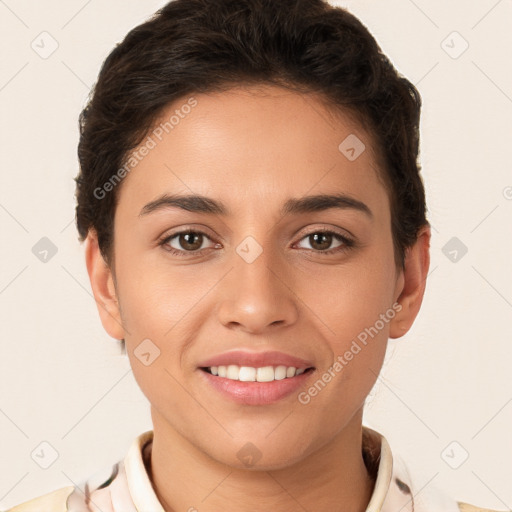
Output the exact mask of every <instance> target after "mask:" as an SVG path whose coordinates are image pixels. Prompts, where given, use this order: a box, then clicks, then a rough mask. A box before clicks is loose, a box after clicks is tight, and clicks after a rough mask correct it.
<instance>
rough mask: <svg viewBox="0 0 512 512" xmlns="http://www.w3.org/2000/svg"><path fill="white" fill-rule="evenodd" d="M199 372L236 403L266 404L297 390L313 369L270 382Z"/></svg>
mask: <svg viewBox="0 0 512 512" xmlns="http://www.w3.org/2000/svg"><path fill="white" fill-rule="evenodd" d="M199 373H200V374H201V375H202V376H203V378H205V379H206V381H207V382H208V384H210V385H212V386H213V387H214V388H215V389H216V390H217V391H219V392H220V393H221V394H222V395H224V396H225V397H227V398H230V399H231V400H233V401H234V402H236V403H239V404H244V405H268V404H272V403H275V402H278V401H279V400H281V399H283V398H285V397H286V396H288V395H291V394H292V393H293V392H294V391H297V389H299V388H300V387H301V386H303V385H304V382H305V381H306V380H307V379H308V378H309V376H310V375H311V374H312V373H314V370H308V371H307V372H304V373H301V374H300V375H297V376H295V377H287V378H285V379H281V380H273V381H271V382H244V381H240V380H232V379H226V378H224V377H218V376H216V375H212V374H211V373H208V372H207V371H204V370H201V369H199Z"/></svg>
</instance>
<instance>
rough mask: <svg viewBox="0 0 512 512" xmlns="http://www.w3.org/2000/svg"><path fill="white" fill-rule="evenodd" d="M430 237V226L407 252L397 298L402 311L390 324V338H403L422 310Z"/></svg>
mask: <svg viewBox="0 0 512 512" xmlns="http://www.w3.org/2000/svg"><path fill="white" fill-rule="evenodd" d="M430 236H431V232H430V225H427V226H424V227H422V228H421V230H420V231H419V233H418V237H417V239H416V242H415V244H414V245H413V246H412V247H410V248H409V249H408V251H407V254H406V258H405V269H404V270H403V272H402V275H401V276H400V279H399V280H398V281H401V283H400V286H401V288H402V291H401V292H400V295H399V297H398V298H397V302H398V303H399V304H400V305H401V310H400V312H399V313H397V314H396V315H395V317H394V318H393V320H392V321H391V322H390V328H389V337H390V338H400V337H401V336H403V335H404V334H405V333H406V332H407V331H408V330H409V329H410V328H411V326H412V324H413V323H414V320H415V318H416V316H417V315H418V312H419V310H420V307H421V303H422V301H423V296H424V293H425V287H426V280H427V274H428V269H429V266H430ZM397 283H398V282H397ZM402 283H403V286H402ZM397 287H398V286H397Z"/></svg>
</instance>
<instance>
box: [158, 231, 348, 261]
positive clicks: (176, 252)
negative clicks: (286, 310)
mask: <svg viewBox="0 0 512 512" xmlns="http://www.w3.org/2000/svg"><path fill="white" fill-rule="evenodd" d="M185 234H196V235H203V236H205V237H206V238H208V239H209V240H211V239H210V237H209V236H208V235H207V234H206V233H204V232H203V231H200V230H192V229H188V230H185V231H178V232H177V233H173V234H172V235H170V236H166V237H165V238H163V239H160V241H159V242H158V245H159V246H161V247H162V248H164V250H165V251H167V252H169V253H170V254H172V255H174V256H178V257H187V256H188V255H189V254H193V255H196V254H200V253H201V250H200V251H182V250H178V249H174V247H169V248H165V247H164V246H165V245H166V244H168V243H169V242H170V241H171V240H172V239H173V238H176V237H177V236H179V235H185ZM315 234H322V235H334V237H335V238H336V239H338V241H341V242H343V245H340V246H339V247H335V248H334V249H328V250H327V251H320V250H314V249H306V250H307V251H312V252H315V253H317V254H321V255H322V256H329V255H331V254H334V253H343V252H347V251H349V250H350V249H352V248H353V247H354V246H355V241H354V240H352V239H351V238H348V237H346V236H344V235H340V234H339V233H337V232H336V231H330V230H322V229H319V230H316V231H311V232H310V233H306V234H305V235H304V236H303V237H302V238H301V239H300V240H299V242H300V241H302V240H304V238H307V237H309V236H311V235H315ZM202 250H204V249H202Z"/></svg>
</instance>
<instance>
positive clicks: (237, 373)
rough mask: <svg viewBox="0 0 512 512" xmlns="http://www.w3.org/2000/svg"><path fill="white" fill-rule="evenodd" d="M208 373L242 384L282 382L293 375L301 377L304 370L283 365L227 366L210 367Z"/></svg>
mask: <svg viewBox="0 0 512 512" xmlns="http://www.w3.org/2000/svg"><path fill="white" fill-rule="evenodd" d="M210 372H211V374H212V375H218V376H219V377H225V378H227V379H231V380H240V381H243V382H255V381H257V382H272V381H273V380H282V379H286V378H290V377H295V375H301V374H302V373H304V372H305V369H304V368H301V369H300V370H298V369H297V368H295V367H294V366H284V365H280V366H276V367H274V366H262V367H260V368H253V367H252V366H238V365H236V364H230V365H228V366H211V367H210Z"/></svg>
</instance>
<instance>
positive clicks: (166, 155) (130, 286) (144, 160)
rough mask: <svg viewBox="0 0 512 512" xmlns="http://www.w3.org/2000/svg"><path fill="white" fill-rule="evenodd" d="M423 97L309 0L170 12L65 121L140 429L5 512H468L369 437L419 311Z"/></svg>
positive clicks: (175, 6) (187, 0) (136, 37)
mask: <svg viewBox="0 0 512 512" xmlns="http://www.w3.org/2000/svg"><path fill="white" fill-rule="evenodd" d="M419 115H420V96H419V94H418V91H417V90H416V89H415V88H414V86H413V85H412V84H411V83H410V82H409V81H408V80H406V79H405V78H404V77H402V76H400V75H399V74H398V73H397V71H396V70H395V69H394V68H393V66H392V65H391V63H390V62H389V60H388V59H387V58H386V57H385V56H384V55H383V54H382V53H381V51H380V48H379V46H378V45H377V43H376V42H375V40H374V39H373V37H372V36H371V35H370V33H369V32H368V31H367V29H366V28H365V27H364V26H363V25H362V24H361V23H360V22H359V21H358V20H357V19H356V18H355V17H354V16H352V15H351V14H349V13H348V12H347V11H346V10H344V9H341V8H334V7H332V6H330V5H329V4H327V3H325V2H323V1H321V0H308V1H302V2H301V1H298V0H285V1H280V2H274V1H271V0H236V1H233V0H222V1H217V2H212V1H211V0H176V1H173V2H171V3H169V4H168V5H166V6H165V7H164V8H163V9H161V10H160V11H159V12H158V13H157V14H156V15H155V16H154V17H153V18H152V19H151V20H149V21H148V22H146V23H144V24H142V25H140V26H138V27H136V28H135V29H133V30H132V31H131V32H130V33H129V34H128V35H127V36H126V38H125V39H124V41H123V42H122V43H121V44H120V45H118V46H117V47H116V48H115V49H114V50H113V51H112V53H111V54H110V55H109V56H108V58H107V59H106V61H105V62H104V64H103V67H102V69H101V72H100V75H99V79H98V82H97V84H96V86H95V90H94V94H93V96H92V98H91V100H90V102H89V104H88V105H87V107H86V108H85V109H84V111H83V112H82V114H81V117H80V127H81V138H80V143H79V148H78V153H79V159H80V167H81V169H80V173H79V175H78V177H77V179H76V181H77V203H78V204H77V209H76V213H77V227H78V231H79V234H80V240H82V241H84V240H85V241H86V264H87V270H88V273H89V277H90V280H91V286H92V290H93V293H94V297H95V299H96V302H97V304H98V311H99V314H100V317H101V321H102V323H103V326H104V328H105V329H106V331H107V332H108V333H109V335H111V336H112V337H114V338H116V339H119V340H122V342H123V344H124V343H126V345H127V354H128V357H129V359H130V363H131V366H132V369H133V372H134V375H135V378H136V380H137V382H138V384H139V385H140V387H141V390H142V391H143V393H144V394H145V396H146V397H147V398H148V400H149V402H150V404H151V417H152V421H153V430H151V431H148V432H145V433H143V434H141V435H140V436H139V437H137V438H136V439H135V440H134V442H133V444H132V446H131V447H130V450H129V452H128V454H127V456H126V458H125V459H123V460H122V461H118V462H117V463H115V464H114V465H113V466H112V467H111V468H108V470H107V471H106V472H100V473H98V474H97V475H94V476H93V477H91V478H90V479H88V480H87V481H86V482H82V484H81V485H79V486H76V487H75V486H69V487H65V488H62V489H59V490H56V491H54V492H52V493H49V494H46V495H44V496H41V497H39V498H35V499H34V500H31V501H29V502H27V503H24V504H22V505H20V506H17V507H14V508H13V509H11V510H12V511H15V512H21V511H28V510H45V511H48V512H49V511H64V510H66V511H70V512H84V511H102V512H107V511H112V512H132V511H144V512H149V511H151V512H152V511H166V512H170V511H178V510H179V511H190V512H191V511H196V510H197V511H200V512H208V511H219V510H223V511H226V512H227V511H231V510H237V511H256V510H257V511H267V510H279V511H281V512H291V511H296V510H309V511H327V510H330V511H331V510H351V511H363V510H367V511H372V512H375V511H380V512H392V511H397V510H408V511H413V510H414V511H416V512H421V511H429V512H430V511H436V512H439V511H441V510H442V511H454V512H456V511H457V510H462V511H473V510H484V509H481V508H478V507H474V506H472V505H469V504H466V503H462V502H460V501H457V500H456V499H454V498H452V497H449V496H446V495H445V494H443V493H441V492H440V491H438V490H436V489H434V488H433V487H432V486H427V488H426V489H423V490H421V493H420V489H419V487H418V485H417V482H415V481H414V480H413V479H412V478H411V477H410V476H409V473H408V471H407V466H406V464H405V462H404V461H403V460H402V459H401V458H400V457H399V456H398V455H395V454H393V453H392V451H391V448H390V446H389V444H388V442H387V440H386V439H385V437H384V436H382V435H381V434H379V433H378V432H377V431H376V430H374V429H371V428H370V427H368V426H366V425H363V424H362V414H363V406H364V401H365V398H366V397H367V396H368V394H369V392H370V390H371V389H372V387H373V385H374V383H375V381H376V379H377V377H378V374H379V371H380V369H381V367H382V363H383V359H384V356H385V352H386V346H387V341H388V339H389V338H399V337H401V336H403V335H404V334H405V333H406V332H407V331H408V330H409V329H410V327H411V325H412V324H413V322H414V320H415V318H416V315H417V314H418V311H419V309H420V306H421V302H422V299H423V295H424V291H425V283H426V277H427V273H428V268H429V242H430V226H429V223H428V221H427V219H426V217H425V210H426V208H425V192H424V188H423V183H422V180H421V177H420V174H419V165H418V163H417V157H418V144H419V129H418V125H419Z"/></svg>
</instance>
